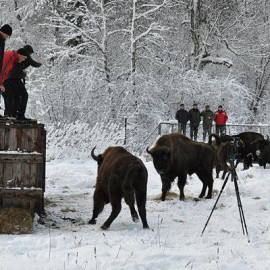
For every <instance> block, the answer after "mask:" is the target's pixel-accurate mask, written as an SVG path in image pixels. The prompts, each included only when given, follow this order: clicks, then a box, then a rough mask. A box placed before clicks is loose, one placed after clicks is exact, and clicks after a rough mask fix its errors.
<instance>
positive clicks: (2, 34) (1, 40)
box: [0, 24, 12, 71]
mask: <svg viewBox="0 0 270 270" xmlns="http://www.w3.org/2000/svg"><path fill="white" fill-rule="evenodd" d="M11 34H12V28H11V26H10V25H9V24H4V25H3V26H2V27H1V28H0V71H1V70H2V64H3V59H4V51H5V43H6V39H7V38H8V37H10V36H11Z"/></svg>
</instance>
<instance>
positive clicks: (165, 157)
mask: <svg viewBox="0 0 270 270" xmlns="http://www.w3.org/2000/svg"><path fill="white" fill-rule="evenodd" d="M146 151H147V153H149V154H150V155H151V156H152V158H153V163H154V167H155V169H156V170H157V172H158V173H159V174H160V175H163V174H165V172H166V171H167V170H168V168H169V163H170V149H169V147H167V146H159V147H154V148H152V149H151V150H149V149H148V147H147V149H146Z"/></svg>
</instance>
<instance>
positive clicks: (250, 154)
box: [233, 131, 264, 169]
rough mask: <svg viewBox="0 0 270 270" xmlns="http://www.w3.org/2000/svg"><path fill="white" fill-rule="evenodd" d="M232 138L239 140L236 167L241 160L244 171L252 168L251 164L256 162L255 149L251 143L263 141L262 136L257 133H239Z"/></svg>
mask: <svg viewBox="0 0 270 270" xmlns="http://www.w3.org/2000/svg"><path fill="white" fill-rule="evenodd" d="M233 137H239V138H240V146H239V148H238V154H239V155H238V157H237V163H236V165H238V163H239V162H240V161H242V160H243V163H244V169H248V168H249V167H252V162H253V161H254V162H257V161H258V157H257V154H256V147H255V144H254V143H253V142H255V141H258V140H263V139H264V137H263V135H262V134H260V133H257V132H252V131H248V132H242V133H239V134H238V135H234V136H233Z"/></svg>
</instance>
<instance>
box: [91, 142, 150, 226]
mask: <svg viewBox="0 0 270 270" xmlns="http://www.w3.org/2000/svg"><path fill="white" fill-rule="evenodd" d="M94 150H95V147H94V149H93V150H92V151H91V156H92V157H93V159H94V160H96V161H97V162H98V176H97V182H96V188H95V192H94V209H93V216H92V218H91V220H90V221H89V224H96V218H97V216H98V215H99V213H101V212H102V210H103V208H104V204H107V203H109V202H110V203H111V205H112V212H111V215H110V216H109V218H108V219H107V220H106V221H105V223H104V224H103V225H102V226H101V229H104V230H106V229H108V228H109V227H110V225H111V224H112V222H113V221H114V219H115V218H116V217H117V216H118V214H119V213H120V211H121V200H122V198H124V199H125V202H126V203H127V204H128V206H129V208H130V212H131V217H132V220H133V221H134V222H138V220H139V217H138V214H137V211H136V210H135V207H134V202H135V197H136V202H137V207H138V210H139V215H140V217H141V220H142V223H143V228H149V227H148V224H147V220H146V209H145V205H146V189H147V178H148V174H147V170H146V168H145V166H144V164H143V162H142V161H141V160H140V159H139V158H137V157H135V156H133V155H132V154H130V153H129V152H128V151H127V150H126V149H124V148H123V147H120V146H115V147H109V148H107V149H106V150H105V151H104V153H103V154H100V155H98V156H96V155H95V154H94Z"/></svg>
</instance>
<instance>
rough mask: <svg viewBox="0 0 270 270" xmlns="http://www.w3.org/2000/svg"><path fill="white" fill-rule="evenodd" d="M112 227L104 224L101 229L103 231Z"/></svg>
mask: <svg viewBox="0 0 270 270" xmlns="http://www.w3.org/2000/svg"><path fill="white" fill-rule="evenodd" d="M109 227H110V226H108V225H106V224H103V225H102V226H101V227H100V229H102V230H107V229H108V228H109Z"/></svg>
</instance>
